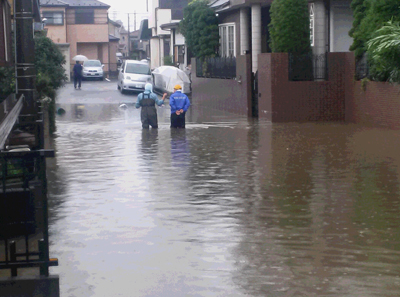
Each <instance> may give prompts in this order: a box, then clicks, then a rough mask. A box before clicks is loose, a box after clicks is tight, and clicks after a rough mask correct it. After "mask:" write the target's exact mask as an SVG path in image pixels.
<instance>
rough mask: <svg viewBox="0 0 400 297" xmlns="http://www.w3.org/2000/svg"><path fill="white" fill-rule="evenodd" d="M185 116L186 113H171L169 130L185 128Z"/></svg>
mask: <svg viewBox="0 0 400 297" xmlns="http://www.w3.org/2000/svg"><path fill="white" fill-rule="evenodd" d="M185 114H186V112H183V113H181V114H180V115H177V114H176V113H171V128H185Z"/></svg>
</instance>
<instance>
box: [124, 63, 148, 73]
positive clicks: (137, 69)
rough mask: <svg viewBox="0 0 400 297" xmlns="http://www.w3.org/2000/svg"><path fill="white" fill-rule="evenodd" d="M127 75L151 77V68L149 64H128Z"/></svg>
mask: <svg viewBox="0 0 400 297" xmlns="http://www.w3.org/2000/svg"><path fill="white" fill-rule="evenodd" d="M125 72H126V73H134V74H146V75H150V74H151V73H150V68H149V66H148V65H147V64H139V63H128V64H126V69H125Z"/></svg>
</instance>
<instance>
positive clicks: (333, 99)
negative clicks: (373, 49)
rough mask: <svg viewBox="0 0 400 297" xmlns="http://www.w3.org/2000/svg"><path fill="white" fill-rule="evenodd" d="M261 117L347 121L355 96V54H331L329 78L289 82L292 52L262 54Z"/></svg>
mask: <svg viewBox="0 0 400 297" xmlns="http://www.w3.org/2000/svg"><path fill="white" fill-rule="evenodd" d="M259 63H260V65H261V66H260V68H259V73H258V75H259V76H258V77H259V82H258V85H259V90H258V92H259V98H258V100H259V101H258V106H259V117H260V118H267V119H268V120H270V121H272V122H306V121H344V120H345V102H346V101H349V100H351V99H352V96H353V78H354V68H355V64H354V55H353V53H330V54H329V55H328V65H329V81H301V82H300V81H289V80H288V55H287V54H285V53H274V54H270V53H265V54H260V55H259Z"/></svg>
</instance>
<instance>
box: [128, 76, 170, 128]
mask: <svg viewBox="0 0 400 297" xmlns="http://www.w3.org/2000/svg"><path fill="white" fill-rule="evenodd" d="M165 97H167V93H164V95H163V97H162V99H161V100H160V99H158V97H157V95H156V94H154V93H153V86H152V84H149V83H147V84H146V85H145V86H144V92H143V93H140V94H139V95H138V97H137V102H136V105H135V107H136V108H142V110H141V112H140V119H141V120H142V128H143V129H149V125H150V126H151V127H152V128H153V129H157V128H158V121H157V110H156V104H157V105H158V106H161V105H162V104H163V103H164V99H165Z"/></svg>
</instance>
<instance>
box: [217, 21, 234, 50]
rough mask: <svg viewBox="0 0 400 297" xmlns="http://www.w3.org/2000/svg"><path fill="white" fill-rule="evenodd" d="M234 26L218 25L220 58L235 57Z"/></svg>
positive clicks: (231, 24)
mask: <svg viewBox="0 0 400 297" xmlns="http://www.w3.org/2000/svg"><path fill="white" fill-rule="evenodd" d="M235 44H236V42H235V24H234V23H229V24H221V25H219V54H220V56H221V57H235V56H236V46H235Z"/></svg>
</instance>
